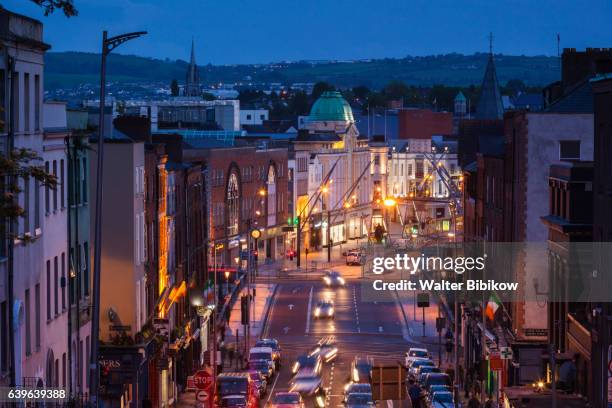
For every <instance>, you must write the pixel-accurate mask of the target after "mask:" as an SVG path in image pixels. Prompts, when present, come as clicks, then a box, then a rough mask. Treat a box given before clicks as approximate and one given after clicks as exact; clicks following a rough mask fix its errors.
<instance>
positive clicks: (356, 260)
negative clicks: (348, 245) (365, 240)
mask: <svg viewBox="0 0 612 408" xmlns="http://www.w3.org/2000/svg"><path fill="white" fill-rule="evenodd" d="M361 263H362V262H361V252H359V251H357V250H352V251H349V252H348V253H347V254H346V264H347V265H361Z"/></svg>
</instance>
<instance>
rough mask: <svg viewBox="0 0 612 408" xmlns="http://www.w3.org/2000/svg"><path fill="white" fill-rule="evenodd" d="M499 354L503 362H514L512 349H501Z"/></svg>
mask: <svg viewBox="0 0 612 408" xmlns="http://www.w3.org/2000/svg"><path fill="white" fill-rule="evenodd" d="M499 354H500V357H501V359H502V360H512V349H511V348H510V347H500V348H499Z"/></svg>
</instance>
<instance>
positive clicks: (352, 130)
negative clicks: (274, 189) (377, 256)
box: [294, 92, 372, 247]
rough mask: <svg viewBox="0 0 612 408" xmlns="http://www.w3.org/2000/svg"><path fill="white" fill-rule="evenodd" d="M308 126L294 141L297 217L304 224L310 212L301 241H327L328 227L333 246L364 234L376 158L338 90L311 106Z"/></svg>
mask: <svg viewBox="0 0 612 408" xmlns="http://www.w3.org/2000/svg"><path fill="white" fill-rule="evenodd" d="M305 129H306V132H302V133H301V134H299V135H298V137H297V139H296V140H295V142H294V146H295V163H296V164H295V167H296V168H295V173H294V190H295V191H296V193H295V197H296V198H295V199H296V201H295V202H296V205H295V215H300V216H301V217H302V222H304V221H305V220H306V217H307V216H308V215H309V214H310V219H309V220H308V221H309V222H308V223H307V224H306V230H307V231H308V232H307V233H306V234H305V236H304V237H303V241H302V242H304V244H305V247H320V246H326V245H328V239H327V236H328V231H327V230H328V228H329V238H330V239H331V241H332V244H333V245H335V244H341V243H343V242H346V241H348V240H351V239H359V238H362V237H364V236H366V235H367V233H368V230H369V229H370V227H371V225H370V224H371V206H370V204H371V202H372V181H371V180H372V174H371V172H370V163H371V161H372V159H371V154H370V149H369V147H368V141H367V138H364V137H361V136H360V135H359V131H358V130H357V127H356V126H355V121H354V119H353V113H352V110H351V107H350V106H349V105H348V103H347V102H346V101H345V100H344V98H342V95H341V94H340V93H339V92H326V93H324V94H323V95H321V97H320V98H319V99H318V100H317V101H316V102H315V103H314V105H313V106H312V109H311V112H310V116H309V117H308V120H307V122H306V124H305ZM326 178H327V180H328V182H327V184H325V180H326ZM317 197H318V198H317Z"/></svg>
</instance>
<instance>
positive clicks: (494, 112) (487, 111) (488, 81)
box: [475, 33, 504, 119]
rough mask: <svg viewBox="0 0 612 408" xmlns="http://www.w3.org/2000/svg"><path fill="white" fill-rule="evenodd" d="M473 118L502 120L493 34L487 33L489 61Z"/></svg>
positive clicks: (502, 108) (502, 110)
mask: <svg viewBox="0 0 612 408" xmlns="http://www.w3.org/2000/svg"><path fill="white" fill-rule="evenodd" d="M475 116H476V119H503V117H504V106H503V104H502V98H501V92H500V90H499V83H498V82H497V72H496V71H495V61H494V58H493V33H489V59H488V61H487V68H486V69H485V74H484V78H483V79H482V86H481V87H480V98H479V99H478V105H477V106H476V115H475Z"/></svg>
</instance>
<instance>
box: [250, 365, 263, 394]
mask: <svg viewBox="0 0 612 408" xmlns="http://www.w3.org/2000/svg"><path fill="white" fill-rule="evenodd" d="M249 377H251V381H253V384H255V388H257V392H258V393H259V398H260V399H261V398H262V397H263V396H264V395H266V391H267V389H268V382H267V381H266V379H265V377H264V376H263V375H262V374H261V372H259V371H258V370H249Z"/></svg>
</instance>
